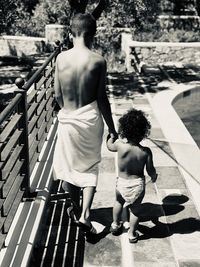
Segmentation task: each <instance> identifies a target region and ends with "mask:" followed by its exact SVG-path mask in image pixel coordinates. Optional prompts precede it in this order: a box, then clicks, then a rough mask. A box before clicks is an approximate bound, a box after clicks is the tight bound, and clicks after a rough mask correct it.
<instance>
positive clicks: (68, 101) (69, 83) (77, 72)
mask: <svg viewBox="0 0 200 267" xmlns="http://www.w3.org/2000/svg"><path fill="white" fill-rule="evenodd" d="M104 65H105V60H104V59H103V57H102V56H100V55H98V54H96V53H94V52H92V51H91V50H89V49H87V48H85V47H84V48H81V49H76V48H72V49H70V50H68V51H66V52H62V53H61V54H60V55H59V56H58V58H57V63H56V74H55V76H56V77H55V93H56V94H57V95H59V94H60V97H61V98H62V102H63V108H65V109H67V110H69V109H70V110H75V109H77V108H79V107H82V106H85V105H87V104H89V103H91V102H93V101H95V100H97V95H98V90H101V88H100V87H102V86H104V85H101V81H102V80H103V82H105V77H104V76H105V73H104V69H105V66H104ZM102 76H103V77H102ZM99 88H100V89H99Z"/></svg>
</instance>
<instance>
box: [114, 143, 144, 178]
mask: <svg viewBox="0 0 200 267" xmlns="http://www.w3.org/2000/svg"><path fill="white" fill-rule="evenodd" d="M117 151H118V166H119V176H120V177H122V178H128V177H129V176H131V175H137V176H140V177H142V176H144V168H145V165H146V162H147V158H148V153H147V150H146V148H144V147H142V146H140V145H139V146H134V145H130V144H128V143H126V144H125V143H122V142H118V143H117Z"/></svg>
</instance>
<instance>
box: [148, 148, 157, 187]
mask: <svg viewBox="0 0 200 267" xmlns="http://www.w3.org/2000/svg"><path fill="white" fill-rule="evenodd" d="M146 150H147V162H146V170H147V173H148V175H149V176H150V177H151V180H152V182H153V183H155V181H156V180H157V177H158V174H157V173H156V169H155V167H154V164H153V154H152V152H151V149H150V148H146Z"/></svg>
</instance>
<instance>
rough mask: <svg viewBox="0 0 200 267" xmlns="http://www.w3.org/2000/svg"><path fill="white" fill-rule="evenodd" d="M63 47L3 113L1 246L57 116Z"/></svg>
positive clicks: (22, 84)
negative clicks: (57, 78) (59, 59)
mask: <svg viewBox="0 0 200 267" xmlns="http://www.w3.org/2000/svg"><path fill="white" fill-rule="evenodd" d="M60 50H61V46H60V45H59V44H58V43H57V47H56V49H55V51H54V52H53V53H52V54H51V55H50V57H49V58H48V59H47V60H46V62H45V63H44V64H43V65H42V66H41V68H39V69H38V70H37V71H36V72H35V73H34V75H33V76H32V77H31V78H30V79H29V80H28V81H27V82H26V83H25V82H24V80H23V79H21V78H18V79H17V80H16V85H17V86H18V88H19V89H17V90H16V91H15V95H14V97H13V99H12V100H11V101H10V103H9V104H8V105H7V107H6V108H5V109H4V110H3V111H2V112H1V114H0V209H1V215H0V248H1V247H2V246H3V244H4V240H5V237H6V234H7V233H8V230H9V228H10V226H11V223H12V220H13V218H14V216H15V213H16V211H17V208H18V206H19V204H20V202H21V201H22V200H23V198H24V197H26V198H27V197H30V196H31V193H30V192H31V190H30V177H31V174H32V172H33V169H34V167H35V164H36V162H37V161H38V159H39V154H40V152H41V149H42V147H43V145H44V142H45V140H46V137H47V135H48V132H49V129H50V127H51V125H52V123H53V120H54V116H55V111H54V110H55V101H54V93H53V82H54V69H55V60H56V57H57V55H58V53H59V52H60Z"/></svg>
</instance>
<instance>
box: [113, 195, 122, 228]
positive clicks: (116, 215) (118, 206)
mask: <svg viewBox="0 0 200 267" xmlns="http://www.w3.org/2000/svg"><path fill="white" fill-rule="evenodd" d="M123 205H124V199H123V198H122V196H121V194H120V193H119V192H118V190H116V200H115V203H114V206H113V223H115V224H117V225H118V224H119V223H120V221H121V215H122V210H123Z"/></svg>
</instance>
